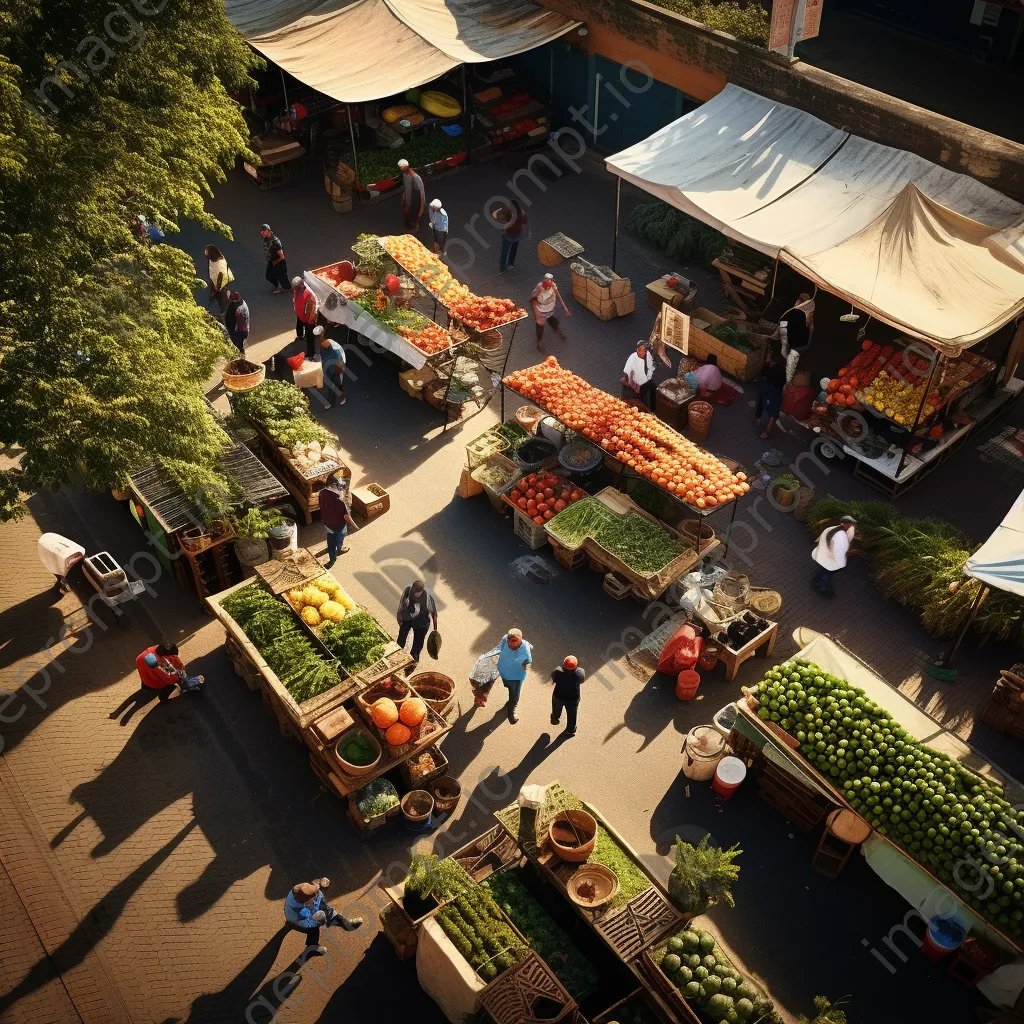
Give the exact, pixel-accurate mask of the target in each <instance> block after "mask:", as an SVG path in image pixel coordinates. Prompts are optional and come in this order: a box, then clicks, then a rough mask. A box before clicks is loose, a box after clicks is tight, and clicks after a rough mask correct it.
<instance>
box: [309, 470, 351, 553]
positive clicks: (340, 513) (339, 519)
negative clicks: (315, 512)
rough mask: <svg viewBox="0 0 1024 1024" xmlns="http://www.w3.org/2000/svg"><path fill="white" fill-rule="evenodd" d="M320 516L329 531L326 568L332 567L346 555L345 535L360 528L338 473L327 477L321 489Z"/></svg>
mask: <svg viewBox="0 0 1024 1024" xmlns="http://www.w3.org/2000/svg"><path fill="white" fill-rule="evenodd" d="M319 497H320V518H321V520H323V524H324V529H325V530H326V531H327V563H326V566H325V568H327V569H330V568H332V567H333V565H334V563H335V562H336V561H337V560H338V555H344V554H345V553H346V552H347V551H348V550H349V548H348V545H347V544H346V543H345V537H346V535H347V534H348V531H349V529H350V528H351V529H352V530H358V529H359V527H358V526H356V524H355V521H354V520H353V518H352V513H351V512H350V511H349V508H348V502H347V501H346V500H345V493H344V485H343V484H342V482H341V480H340V479H339V478H338V475H337V474H336V473H332V474H331V476H329V477H328V478H327V483H325V484H324V486H323V487H322V488H321V489H320V495H319Z"/></svg>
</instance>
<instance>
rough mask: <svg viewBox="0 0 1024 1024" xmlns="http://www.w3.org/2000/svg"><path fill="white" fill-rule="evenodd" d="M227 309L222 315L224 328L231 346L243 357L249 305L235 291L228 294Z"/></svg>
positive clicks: (247, 330)
mask: <svg viewBox="0 0 1024 1024" xmlns="http://www.w3.org/2000/svg"><path fill="white" fill-rule="evenodd" d="M228 299H229V301H228V308H227V310H226V311H225V313H224V326H225V327H226V328H227V332H228V337H229V338H230V339H231V342H232V344H233V345H234V346H235V348H237V349H238V351H239V352H241V353H242V355H243V356H244V355H245V342H246V339H247V338H248V337H249V305H248V303H247V302H246V301H245V299H243V298H242V296H241V294H240V293H239V292H237V291H232V292H230V293H229V294H228Z"/></svg>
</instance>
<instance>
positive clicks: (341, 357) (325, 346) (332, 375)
mask: <svg viewBox="0 0 1024 1024" xmlns="http://www.w3.org/2000/svg"><path fill="white" fill-rule="evenodd" d="M313 335H314V336H315V337H317V338H319V339H320V368H321V369H322V370H323V374H324V396H325V397H326V399H327V406H328V408H330V407H331V406H333V405H334V399H335V396H337V399H338V405H344V404H345V402H347V401H348V399H347V398H346V397H345V350H344V349H343V348H342V347H341V345H339V344H338V343H337V342H336V341H335V340H334V339H333V338H328V337H327V333H326V332H325V331H324V329H323V326H321V325H318V326H316V327H314V328H313Z"/></svg>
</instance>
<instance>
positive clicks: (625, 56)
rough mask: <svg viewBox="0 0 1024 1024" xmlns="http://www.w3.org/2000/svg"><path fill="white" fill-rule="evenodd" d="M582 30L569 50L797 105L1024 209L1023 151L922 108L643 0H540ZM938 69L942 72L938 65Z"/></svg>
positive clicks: (661, 76) (700, 95) (682, 85)
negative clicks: (583, 27) (971, 180)
mask: <svg viewBox="0 0 1024 1024" xmlns="http://www.w3.org/2000/svg"><path fill="white" fill-rule="evenodd" d="M540 2H541V3H542V4H544V6H546V7H549V8H551V9H552V10H556V11H559V12H560V13H562V14H565V15H567V16H569V17H572V18H574V19H576V20H578V21H582V22H584V23H586V24H587V26H588V29H589V32H588V34H587V35H586V36H584V37H583V38H582V39H579V38H578V37H572V38H573V40H574V45H581V46H583V47H584V48H585V49H587V50H588V51H589V52H592V53H599V54H602V55H603V56H605V57H608V58H609V59H611V60H615V61H618V62H620V63H623V62H625V61H626V60H629V59H630V58H631V57H632V58H634V59H638V60H643V61H645V63H647V64H648V65H649V66H650V68H651V71H652V73H653V74H654V76H655V77H656V78H657V79H658V80H659V81H663V82H665V83H666V84H668V85H672V86H675V87H676V88H678V89H680V90H681V91H682V92H684V93H686V94H687V95H689V96H692V97H693V98H694V99H698V100H707V99H710V98H711V97H712V96H714V95H716V94H717V93H718V92H719V91H720V90H721V89H722V88H723V87H724V85H725V83H726V82H733V83H734V84H736V85H740V86H743V87H744V88H746V89H750V90H751V91H753V92H757V93H760V94H761V95H762V96H768V97H771V98H772V99H777V100H779V101H780V102H782V103H787V104H789V105H790V106H794V107H799V108H800V109H801V110H806V111H807V112H808V113H810V114H814V115H815V116H816V117H819V118H821V119H822V120H823V121H826V122H828V123H829V124H831V125H834V126H835V127H837V128H842V129H844V130H846V131H849V132H852V133H853V134H855V135H860V136H862V137H864V138H866V139H870V140H872V141H873V142H880V143H882V144H884V145H887V146H893V147H895V148H897V149H906V150H909V151H910V152H912V153H917V154H918V155H919V156H922V157H924V158H925V159H926V160H931V161H933V162H934V163H937V164H942V165H944V166H946V167H949V168H950V169H951V170H954V171H959V172H961V173H963V174H969V175H971V176H972V177H975V178H977V179H978V180H979V181H983V182H984V183H985V184H986V185H990V186H991V187H992V188H995V189H997V190H998V191H1000V192H1003V193H1005V194H1006V195H1008V196H1011V197H1012V198H1013V199H1016V200H1017V201H1018V202H1022V203H1024V146H1022V145H1020V144H1019V143H1016V142H1011V141H1010V140H1008V139H1004V138H1001V137H999V136H997V135H992V134H990V133H989V132H985V131H982V130H981V129H979V128H973V127H971V126H970V125H967V124H964V123H963V122H961V121H954V120H953V119H952V118H948V117H944V116H943V115H941V114H936V113H933V112H932V111H930V110H925V109H923V108H922V107H917V106H914V105H913V104H910V103H906V102H904V101H903V100H899V99H896V98H895V97H894V96H888V95H886V94H885V93H881V92H877V91H876V90H874V89H870V88H868V87H867V86H863V85H859V84H858V83H856V82H851V81H849V80H848V79H845V78H840V77H838V76H837V75H832V74H830V73H829V72H827V71H822V70H821V69H820V68H816V67H812V66H811V65H810V64H805V63H804V62H803V61H800V60H792V61H791V60H789V59H787V58H786V57H783V56H781V55H779V54H774V53H770V52H768V51H766V50H764V49H762V48H761V47H758V46H754V45H751V44H748V43H743V42H740V41H739V40H737V39H734V38H732V37H731V36H727V35H725V34H723V33H720V32H715V31H713V30H712V29H708V28H706V27H705V26H704V25H699V24H697V23H696V22H693V21H690V20H689V19H687V18H683V17H682V16H680V15H678V14H674V13H673V12H671V11H666V10H664V9H663V8H660V7H657V6H655V5H654V4H650V3H646V2H645V0H586V2H585V3H584V0H540ZM936 73H941V69H938V68H937V69H936Z"/></svg>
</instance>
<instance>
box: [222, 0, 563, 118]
mask: <svg viewBox="0 0 1024 1024" xmlns="http://www.w3.org/2000/svg"><path fill="white" fill-rule="evenodd" d="M225 7H226V9H227V13H228V18H229V19H230V20H231V23H232V24H233V25H234V26H235V28H237V29H238V30H239V32H241V33H242V35H243V36H245V38H246V40H247V41H248V42H249V43H250V44H251V45H252V46H253V47H254V48H255V49H257V50H259V52H260V53H262V54H263V55H264V56H265V57H267V58H268V59H269V60H272V61H273V62H274V63H275V64H278V65H280V66H281V67H282V68H284V70H285V71H287V72H288V73H289V74H290V75H293V76H294V77H295V78H297V79H299V81H300V82H304V83H305V84H306V85H308V86H310V87H311V88H313V89H316V90H317V91H318V92H322V93H324V94H325V95H327V96H331V97H332V98H333V99H336V100H339V101H340V102H342V103H361V102H365V101H368V100H376V99H383V98H384V97H385V96H391V95H394V94H396V93H401V92H404V91H405V90H406V89H412V88H415V87H417V86H420V85H424V84H426V83H427V82H430V81H432V80H433V79H435V78H438V77H439V76H441V75H443V74H445V72H447V71H450V70H451V69H452V68H455V67H458V66H459V64H463V63H468V64H473V63H481V62H484V61H489V60H497V59H499V58H501V57H511V56H512V55H513V54H516V53H521V52H523V51H524V50H531V49H533V48H534V47H536V46H542V45H543V44H544V43H548V42H550V41H551V40H553V39H557V38H558V37H559V36H560V35H562V34H564V33H565V32H568V31H569V29H571V28H573V27H575V26H576V25H578V22H573V21H570V20H569V19H568V18H565V17H563V16H562V15H560V14H556V13H555V12H554V11H549V10H547V9H546V8H543V7H541V6H539V5H538V4H536V3H534V2H533V0H505V2H501V0H297V2H296V0H225Z"/></svg>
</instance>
